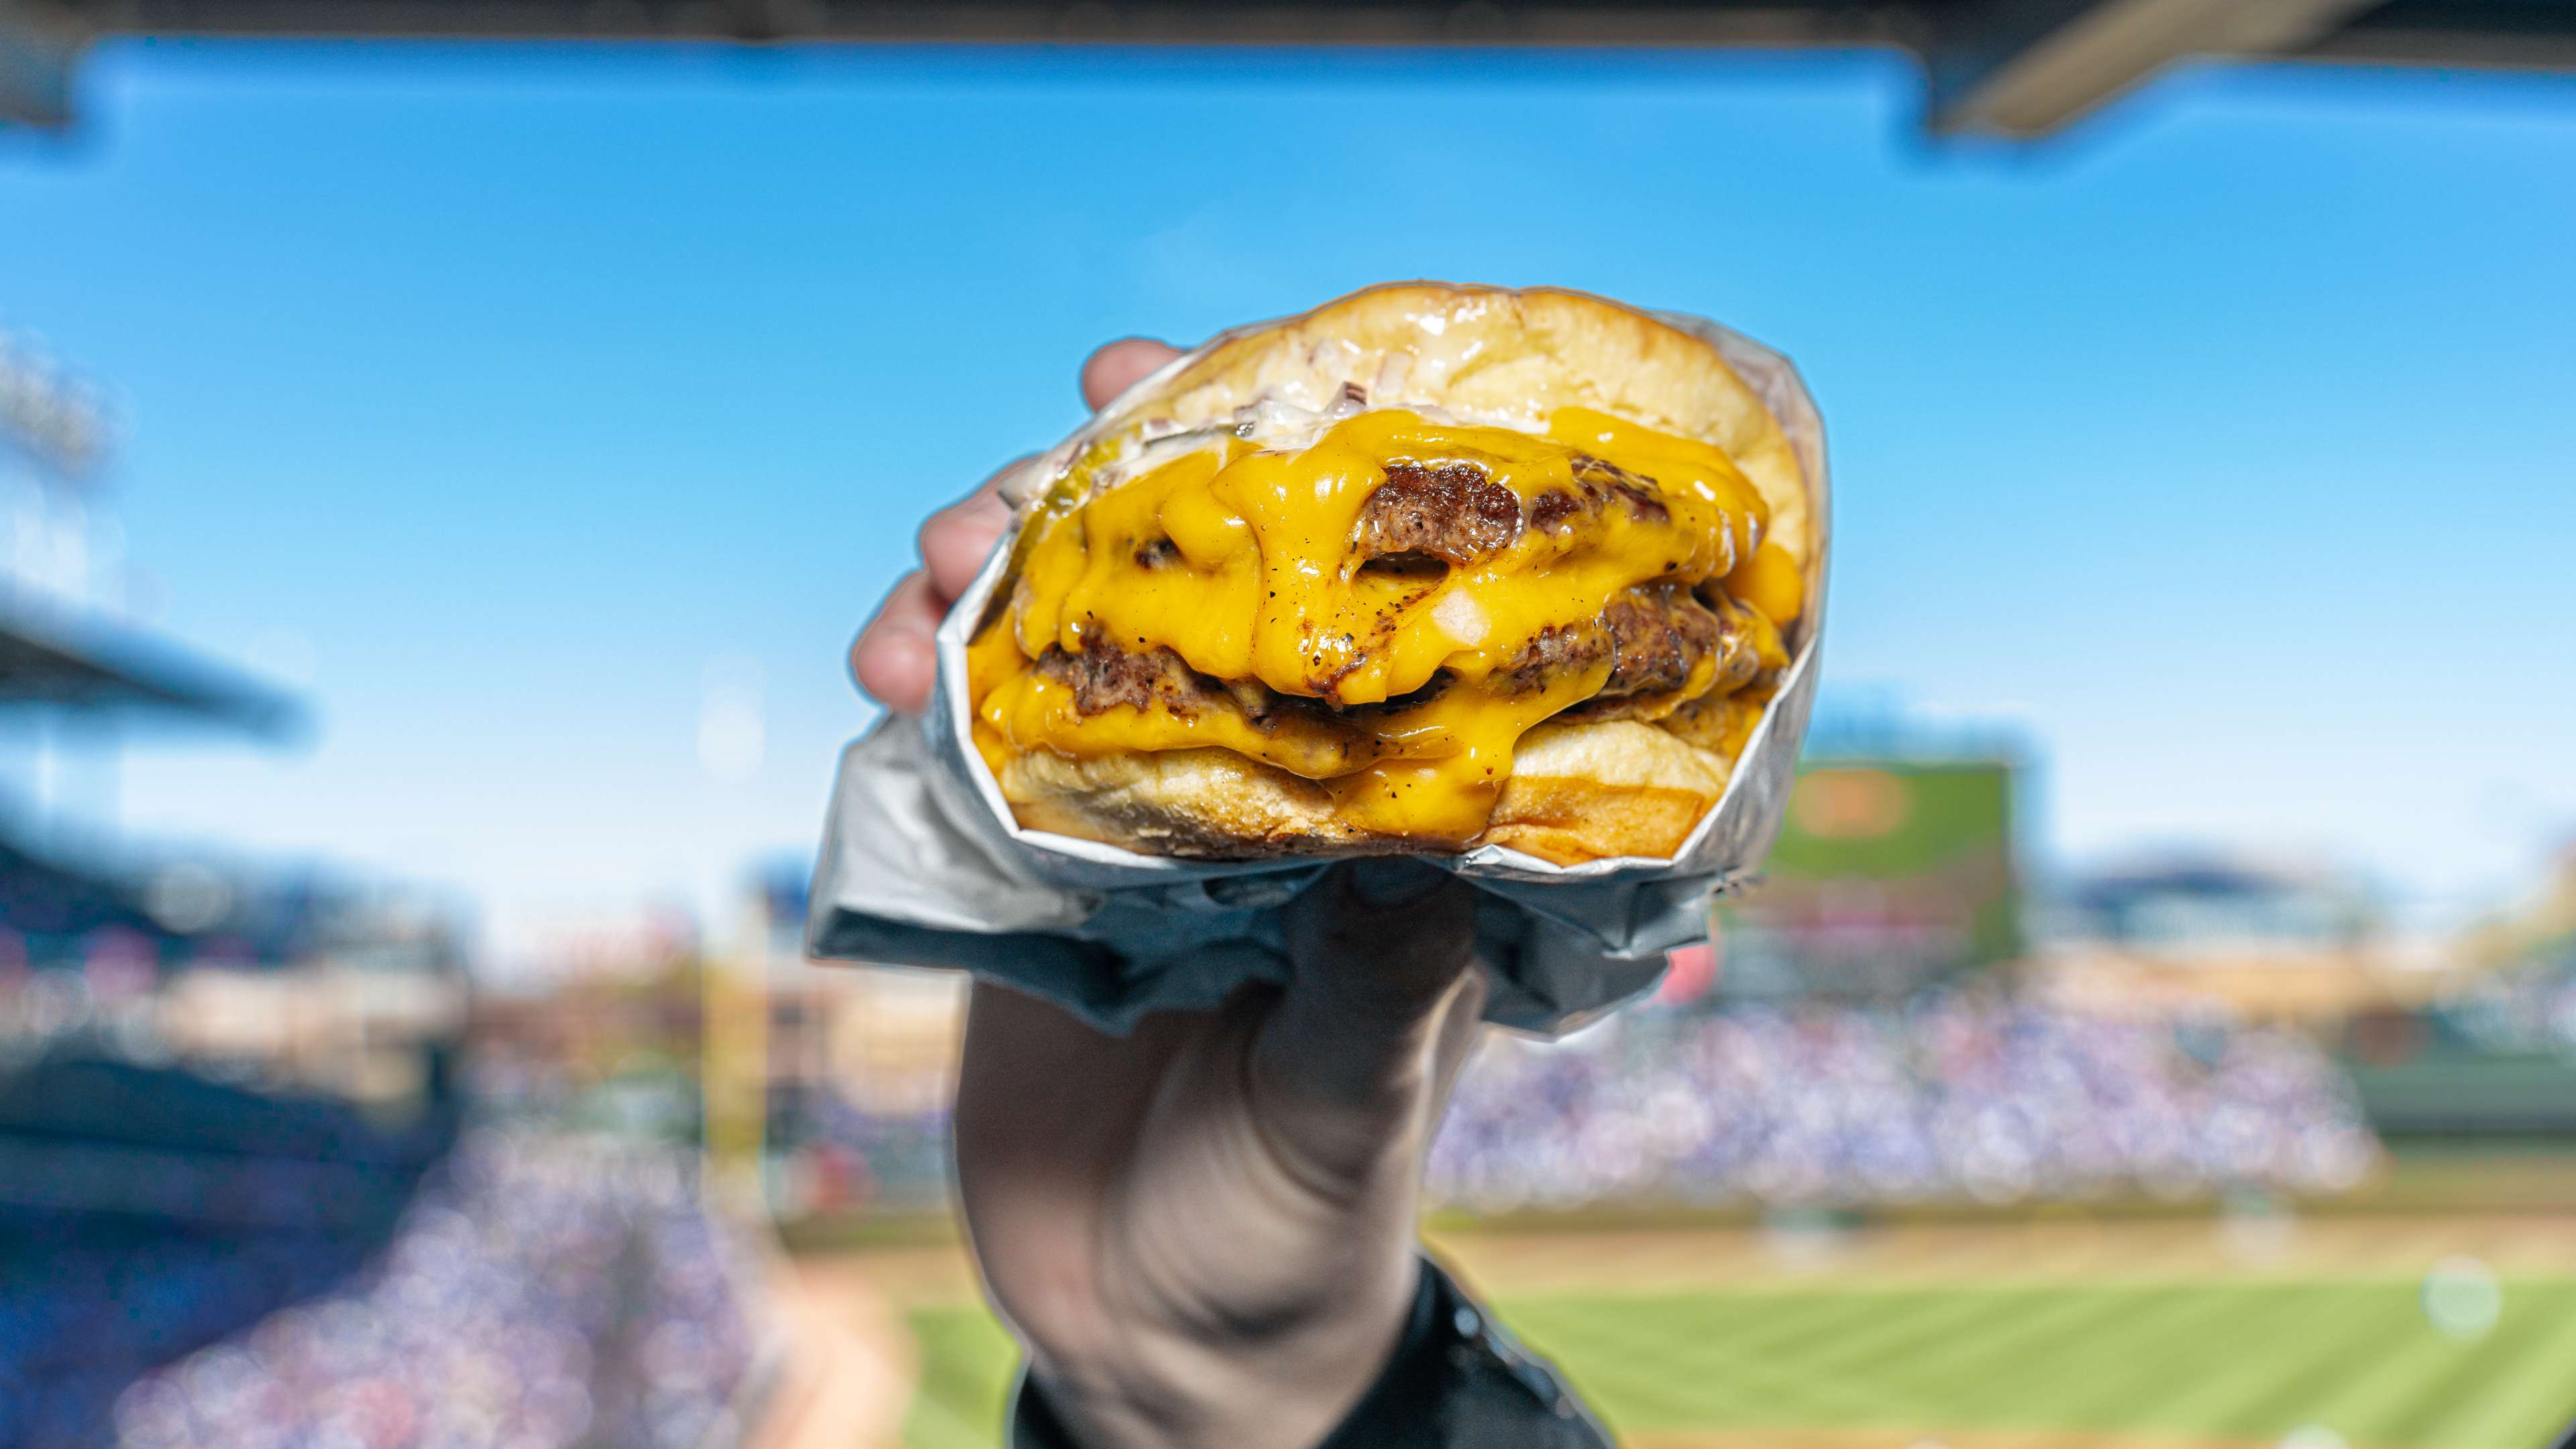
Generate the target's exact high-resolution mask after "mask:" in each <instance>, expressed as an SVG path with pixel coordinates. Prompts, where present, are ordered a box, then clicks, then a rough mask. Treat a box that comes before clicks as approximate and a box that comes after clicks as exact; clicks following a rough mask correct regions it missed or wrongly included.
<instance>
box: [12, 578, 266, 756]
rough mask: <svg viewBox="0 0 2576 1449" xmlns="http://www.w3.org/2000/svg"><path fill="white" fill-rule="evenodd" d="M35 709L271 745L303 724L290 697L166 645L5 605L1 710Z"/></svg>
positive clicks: (101, 626)
mask: <svg viewBox="0 0 2576 1449" xmlns="http://www.w3.org/2000/svg"><path fill="white" fill-rule="evenodd" d="M30 705H46V706H52V707H55V708H59V709H66V710H74V711H79V712H81V713H84V714H90V715H98V716H113V717H116V718H119V719H134V720H137V721H141V722H151V723H167V724H182V725H187V724H194V725H211V726H217V727H222V728H230V729H236V730H242V731H246V732H248V733H250V734H254V735H259V736H263V737H266V738H269V739H290V738H292V737H294V736H295V735H297V734H299V733H301V732H302V731H303V729H304V728H305V725H306V718H305V713H304V709H303V707H302V706H301V705H300V704H298V703H297V702H296V701H295V700H294V699H292V698H290V697H289V696H287V695H284V694H281V693H279V692H277V691H275V690H272V689H270V688H268V687H267V686H265V685H262V684H259V683H256V682H254V681H252V680H250V679H247V678H244V677H242V676H240V675H237V674H234V673H232V672H231V671H229V670H226V669H223V668H221V667H220V666H217V665H213V664H209V663H207V662H205V661H202V660H199V659H196V658H194V657H192V656H190V655H188V654H185V653H182V652H180V651H179V650H177V649H174V648H172V647H171V646H169V645H166V644H161V643H157V642H154V641H152V640H150V639H147V638H144V637H142V636H140V635H137V634H133V633H130V632H128V631H126V630H122V629H118V628H115V627H112V626H109V625H105V624H100V623H94V622H70V621H64V620H59V619H52V618H49V617H46V616H41V615H33V614H28V613H23V612H14V611H11V610H10V609H8V608H7V607H6V606H0V711H6V710H9V709H11V708H13V707H24V706H30Z"/></svg>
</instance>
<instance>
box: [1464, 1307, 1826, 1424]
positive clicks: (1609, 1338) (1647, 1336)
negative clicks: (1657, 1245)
mask: <svg viewBox="0 0 2576 1449" xmlns="http://www.w3.org/2000/svg"><path fill="white" fill-rule="evenodd" d="M1869 1306H1870V1305H1868V1304H1867V1303H1865V1302H1858V1303H1856V1302H1853V1301H1851V1297H1850V1295H1841V1294H1818V1295H1816V1296H1815V1297H1814V1298H1811V1299H1803V1300H1794V1299H1793V1300H1782V1301H1779V1302H1776V1303H1774V1302H1765V1301H1763V1300H1760V1299H1757V1298H1754V1297H1750V1296H1747V1295H1742V1294H1690V1295H1673V1296H1669V1297H1665V1296H1658V1297H1654V1298H1633V1297H1615V1298H1601V1297H1594V1296H1590V1295H1586V1296H1582V1297H1571V1296H1569V1297H1561V1298H1559V1297H1551V1298H1541V1299H1516V1300H1507V1301H1505V1302H1503V1303H1501V1304H1498V1305H1496V1307H1497V1311H1498V1312H1500V1313H1501V1314H1502V1317H1503V1320H1504V1322H1506V1323H1507V1324H1509V1325H1511V1328H1512V1331H1513V1332H1515V1333H1517V1334H1519V1335H1520V1336H1521V1337H1522V1338H1523V1340H1524V1341H1526V1342H1527V1343H1528V1344H1529V1346H1530V1347H1531V1348H1532V1349H1535V1350H1536V1351H1538V1352H1539V1353H1540V1354H1542V1355H1544V1356H1546V1357H1548V1358H1549V1359H1551V1360H1554V1361H1555V1362H1556V1363H1557V1364H1558V1365H1559V1366H1560V1367H1562V1368H1563V1369H1564V1370H1565V1372H1566V1377H1567V1378H1568V1379H1569V1380H1570V1381H1571V1382H1572V1383H1573V1385H1574V1386H1575V1388H1576V1390H1577V1391H1578V1392H1579V1393H1580V1394H1581V1395H1582V1396H1583V1398H1584V1399H1585V1400H1586V1401H1587V1402H1589V1403H1592V1404H1593V1405H1594V1406H1595V1407H1596V1408H1598V1409H1599V1410H1600V1411H1601V1412H1603V1413H1605V1414H1609V1415H1611V1416H1613V1417H1614V1418H1616V1419H1617V1420H1618V1421H1619V1422H1621V1423H1635V1424H1639V1425H1667V1426H1670V1425H1681V1426H1696V1425H1700V1424H1703V1423H1706V1422H1707V1418H1706V1407H1707V1404H1708V1402H1709V1401H1710V1400H1711V1399H1715V1400H1718V1401H1720V1402H1724V1403H1738V1404H1740V1403H1775V1404H1778V1405H1779V1406H1780V1409H1781V1412H1782V1413H1784V1414H1785V1415H1786V1416H1787V1418H1786V1419H1785V1420H1781V1421H1776V1422H1802V1421H1803V1420H1804V1418H1805V1417H1806V1416H1808V1415H1809V1414H1812V1413H1813V1412H1815V1411H1816V1406H1815V1405H1813V1404H1812V1403H1811V1402H1810V1401H1809V1398H1810V1394H1809V1391H1810V1390H1811V1388H1812V1384H1811V1383H1809V1382H1808V1381H1806V1380H1803V1379H1800V1378H1798V1377H1796V1376H1783V1375H1781V1374H1780V1373H1778V1372H1777V1371H1776V1370H1774V1369H1772V1368H1770V1367H1769V1366H1767V1365H1766V1364H1764V1363H1762V1362H1761V1361H1759V1360H1758V1359H1756V1358H1755V1357H1753V1356H1752V1355H1748V1354H1746V1353H1744V1352H1742V1351H1740V1349H1739V1347H1738V1345H1739V1344H1740V1343H1741V1342H1742V1341H1743V1338H1744V1336H1745V1333H1744V1330H1745V1328H1746V1326H1747V1324H1748V1322H1749V1321H1751V1320H1753V1319H1755V1318H1757V1317H1765V1316H1767V1317H1770V1318H1771V1319H1772V1320H1773V1321H1772V1323H1771V1325H1770V1326H1771V1327H1772V1328H1773V1329H1774V1330H1775V1331H1776V1330H1778V1329H1779V1327H1780V1320H1786V1321H1788V1322H1789V1323H1791V1324H1793V1325H1797V1326H1804V1327H1809V1328H1812V1329H1814V1330H1815V1331H1819V1332H1823V1333H1828V1334H1830V1333H1833V1332H1837V1331H1840V1332H1852V1331H1856V1330H1857V1329H1858V1328H1859V1327H1860V1326H1861V1323H1862V1321H1863V1320H1862V1318H1861V1317H1860V1315H1862V1314H1865V1313H1866V1312H1867V1311H1868V1309H1869ZM1568 1345H1571V1346H1572V1347H1571V1348H1568V1347H1567V1346H1568ZM1614 1405H1615V1406H1616V1407H1615V1408H1614V1407H1611V1406H1614Z"/></svg>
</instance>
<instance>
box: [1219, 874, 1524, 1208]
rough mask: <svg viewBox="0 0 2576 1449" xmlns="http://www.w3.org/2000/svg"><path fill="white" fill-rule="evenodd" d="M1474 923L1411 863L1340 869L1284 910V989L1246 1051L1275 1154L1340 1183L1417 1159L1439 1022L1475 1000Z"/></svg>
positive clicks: (1469, 895) (1437, 1069)
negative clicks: (1385, 1161)
mask: <svg viewBox="0 0 2576 1449" xmlns="http://www.w3.org/2000/svg"><path fill="white" fill-rule="evenodd" d="M1475 926H1476V892H1475V888H1474V887H1472V886H1470V885H1468V884H1467V883H1466V882H1465V881H1462V880H1459V879H1457V878H1456V877H1454V876H1451V875H1449V874H1448V873H1447V872H1445V871H1442V870H1439V869H1436V868H1434V867H1432V866H1428V865H1425V864H1423V863H1421V862H1419V861H1409V860H1369V861H1360V862H1356V863H1353V864H1350V865H1344V866H1339V867H1336V868H1335V869H1333V870H1331V871H1328V872H1326V873H1325V875H1324V876H1323V878H1322V879H1321V880H1319V881H1317V882H1316V884H1315V885H1313V886H1312V887H1310V888H1308V889H1307V891H1306V892H1305V893H1304V894H1303V895H1301V896H1299V897H1298V898H1297V900H1296V901H1294V902H1292V903H1291V904H1290V907H1289V912H1288V921H1287V927H1288V929H1287V936H1288V954H1289V963H1290V975H1289V979H1288V986H1287V990H1286V992H1285V994H1283V995H1282V996H1281V997H1280V999H1279V1001H1278V1004H1277V1005H1276V1007H1275V1008H1274V1009H1273V1010H1272V1011H1271V1012H1270V1014H1269V1015H1268V1017H1267V1018H1266V1019H1265V1020H1264V1021H1263V1022H1262V1024H1261V1028H1260V1034H1259V1036H1258V1037H1257V1038H1256V1039H1255V1041H1254V1043H1253V1052H1252V1077H1253V1083H1254V1088H1255V1093H1254V1100H1255V1102H1256V1104H1257V1106H1258V1109H1259V1110H1260V1111H1261V1113H1262V1116H1263V1118H1264V1123H1263V1125H1264V1126H1265V1127H1267V1128H1268V1129H1270V1131H1271V1132H1272V1133H1273V1134H1274V1136H1275V1137H1276V1138H1277V1139H1278V1141H1279V1145H1280V1146H1282V1147H1284V1148H1287V1149H1289V1150H1292V1151H1296V1152H1297V1153H1299V1155H1301V1156H1303V1157H1305V1158H1307V1159H1308V1161H1309V1162H1310V1164H1311V1165H1313V1166H1316V1167H1319V1168H1322V1169H1324V1170H1326V1171H1329V1172H1332V1173H1334V1174H1336V1175H1341V1176H1356V1175H1364V1174H1365V1172H1366V1170H1367V1168H1368V1167H1369V1166H1370V1165H1371V1164H1372V1163H1374V1162H1376V1161H1378V1160H1379V1159H1380V1158H1381V1157H1382V1156H1383V1155H1384V1154H1385V1153H1386V1152H1389V1151H1409V1152H1417V1153H1418V1151H1419V1150H1420V1145H1419V1144H1420V1140H1421V1139H1422V1138H1424V1137H1427V1135H1428V1128H1429V1121H1428V1118H1429V1116H1430V1113H1429V1111H1428V1110H1427V1107H1428V1104H1429V1103H1430V1102H1431V1100H1432V1098H1433V1096H1434V1094H1435V1091H1436V1088H1437V1086H1438V1084H1439V1078H1440V1077H1442V1076H1443V1075H1444V1073H1443V1071H1442V1063H1441V1057H1442V1052H1441V1048H1442V1046H1443V1043H1444V1036H1455V1035H1457V1033H1456V1032H1454V1031H1447V1030H1446V1026H1447V1024H1448V1018H1449V1017H1451V1016H1453V1015H1455V1014H1456V1012H1457V1011H1458V1010H1459V1009H1460V1008H1461V1007H1462V1005H1463V1006H1467V1007H1472V1006H1473V1005H1474V1004H1475V1003H1476V1002H1477V1001H1480V1000H1481V993H1480V992H1476V991H1474V990H1473V987H1472V985H1471V983H1472V979H1473V978H1472V977H1471V975H1470V973H1469V972H1468V971H1467V964H1468V961H1469V959H1470V957H1471V955H1472V953H1473V949H1474V944H1475ZM1470 998H1473V1000H1471V999H1470ZM1451 1055H1454V1053H1451ZM1409 1128H1413V1129H1420V1130H1419V1131H1417V1132H1408V1131H1407V1129H1409Z"/></svg>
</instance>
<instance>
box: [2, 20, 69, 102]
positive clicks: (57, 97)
mask: <svg viewBox="0 0 2576 1449" xmlns="http://www.w3.org/2000/svg"><path fill="white" fill-rule="evenodd" d="M81 44H82V36H81V30H80V27H79V26H78V25H76V24H75V23H73V21H72V19H71V17H70V16H69V15H67V14H65V13H64V12H62V11H59V10H56V9H54V8H53V7H52V6H50V5H43V4H41V0H0V126H5V125H8V124H9V123H11V122H13V121H14V122H20V123H23V124H27V125H34V126H60V125H63V124H65V123H66V122H68V121H70V120H71V118H72V63H73V62H74V61H76V60H78V59H79V58H80V52H81Z"/></svg>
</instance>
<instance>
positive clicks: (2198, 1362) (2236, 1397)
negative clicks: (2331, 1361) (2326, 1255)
mask: <svg viewBox="0 0 2576 1449" xmlns="http://www.w3.org/2000/svg"><path fill="white" fill-rule="evenodd" d="M2206 1299H2207V1302H2208V1309H2207V1312H2206V1313H2205V1314H2204V1315H2203V1317H2202V1319H2201V1321H2200V1323H2199V1324H2198V1325H2197V1326H2196V1328H2195V1329H2194V1330H2192V1331H2189V1332H2177V1333H2174V1334H2171V1335H2169V1336H2167V1337H2166V1338H2165V1339H2164V1340H2163V1341H2162V1342H2160V1343H2157V1344H2154V1345H2150V1346H2149V1347H2150V1349H2151V1352H2150V1353H2149V1354H2147V1355H2145V1356H2140V1355H2130V1356H2126V1357H2106V1358H2104V1359H2102V1360H2101V1361H2099V1362H2097V1363H2093V1364H2087V1365H2084V1366H2083V1369H2084V1371H2088V1372H2092V1373H2097V1374H2102V1375H2105V1376H2114V1375H2119V1374H2120V1371H2121V1369H2122V1367H2123V1365H2126V1366H2127V1373H2126V1379H2127V1383H2126V1388H2127V1390H2128V1394H2129V1396H2130V1397H2129V1401H2128V1402H2127V1403H2126V1404H2125V1405H2123V1404H2121V1403H2120V1402H2119V1401H2118V1400H2117V1399H2106V1400H2105V1401H2104V1403H2103V1404H2102V1406H2101V1409H2100V1411H2099V1412H2097V1413H2095V1414H2094V1415H2092V1416H2091V1417H2089V1418H2088V1419H2086V1420H2084V1421H2082V1422H2083V1423H2084V1424H2085V1425H2086V1426H2087V1427H2092V1428H2101V1429H2115V1428H2145V1429H2154V1430H2160V1431H2165V1432H2171V1433H2183V1434H2236V1433H2243V1434H2250V1435H2253V1436H2256V1437H2260V1438H2278V1437H2279V1436H2280V1435H2282V1434H2284V1433H2286V1432H2288V1431H2289V1430H2291V1429H2295V1428H2297V1427H2298V1426H2299V1425H2301V1424H2304V1423H2307V1422H2309V1420H2310V1418H2311V1417H2312V1415H2311V1414H2310V1413H2309V1412H2307V1411H2306V1410H2305V1409H2304V1408H2303V1407H2302V1405H2301V1404H2300V1403H2299V1401H2298V1397H2299V1394H2300V1390H2299V1389H2298V1387H2297V1385H2298V1382H2299V1380H2300V1379H2301V1378H2302V1376H2303V1375H2305V1374H2306V1373H2308V1372H2310V1371H2312V1370H2313V1368H2314V1365H2315V1364H2316V1363H2317V1361H2318V1360H2319V1359H2320V1358H2321V1357H2323V1356H2326V1355H2329V1354H2338V1353H2339V1354H2341V1355H2343V1357H2344V1359H2345V1361H2346V1362H2347V1363H2348V1364H2357V1365H2368V1364H2372V1363H2374V1362H2375V1361H2376V1360H2377V1359H2378V1358H2379V1357H2380V1355H2381V1354H2382V1353H2383V1352H2384V1351H2385V1345H2386V1342H2387V1336H2388V1324H2387V1318H2388V1314H2387V1311H2386V1309H2387V1305H2388V1302H2389V1293H2388V1291H2387V1290H2386V1289H2385V1288H2384V1287H2376V1286H2373V1285H2367V1284H2339V1283H2319V1284H2289V1285H2280V1286H2274V1287H2268V1288H2253V1287H2244V1288H2214V1289H2209V1290H2206ZM2305 1392H2306V1393H2307V1395H2308V1396H2310V1397H2313V1396H2314V1394H2315V1393H2316V1392H2317V1391H2316V1390H2315V1389H2314V1388H2309V1389H2308V1390H2306V1391H2305ZM2284 1416H2286V1418H2285V1417H2284ZM2249 1424H2250V1425H2253V1426H2255V1427H2251V1428H2247V1427H2244V1426H2247V1425H2249Z"/></svg>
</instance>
